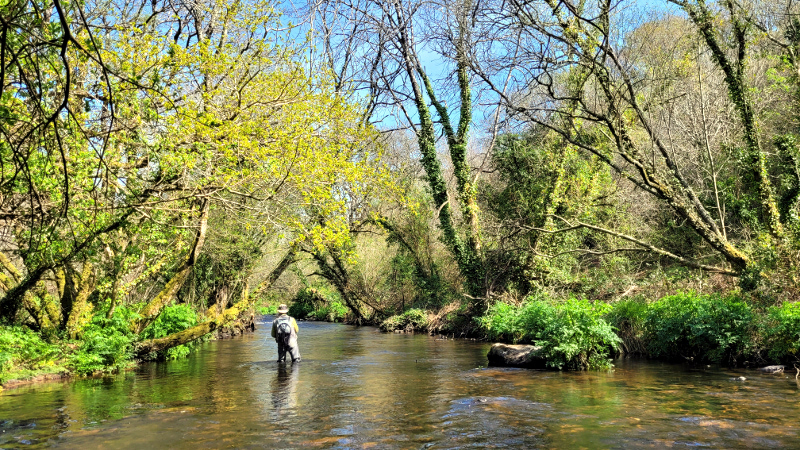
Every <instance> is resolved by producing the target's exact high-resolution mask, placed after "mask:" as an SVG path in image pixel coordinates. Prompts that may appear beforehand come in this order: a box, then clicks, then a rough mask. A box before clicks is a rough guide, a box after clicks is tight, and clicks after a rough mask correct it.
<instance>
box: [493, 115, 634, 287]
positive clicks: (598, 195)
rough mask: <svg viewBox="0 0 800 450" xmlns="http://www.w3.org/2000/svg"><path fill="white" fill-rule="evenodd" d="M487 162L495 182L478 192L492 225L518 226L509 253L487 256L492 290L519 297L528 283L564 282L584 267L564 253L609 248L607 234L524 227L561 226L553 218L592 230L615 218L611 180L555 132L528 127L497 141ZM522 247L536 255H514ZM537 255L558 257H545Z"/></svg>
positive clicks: (617, 209)
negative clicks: (496, 287) (508, 291)
mask: <svg viewBox="0 0 800 450" xmlns="http://www.w3.org/2000/svg"><path fill="white" fill-rule="evenodd" d="M492 163H493V165H494V167H495V169H496V171H497V177H498V180H499V182H495V183H490V182H486V183H485V184H483V185H482V186H481V198H482V201H483V203H485V204H486V209H487V211H490V212H492V213H493V214H494V215H495V217H496V218H497V220H498V221H500V222H511V223H514V224H519V225H522V226H523V227H525V228H519V229H517V232H515V233H512V234H511V235H510V236H512V238H511V241H513V242H516V245H511V246H510V247H511V248H513V250H511V251H507V252H496V254H495V255H494V257H493V259H494V260H493V261H491V264H490V265H491V267H490V268H489V270H490V271H492V272H495V273H493V275H492V276H493V279H495V280H496V281H494V283H495V285H498V283H499V285H500V286H504V288H506V289H513V290H515V291H517V292H521V293H523V294H525V293H527V292H530V291H531V290H533V289H534V287H533V286H532V285H531V280H532V279H542V280H546V281H547V282H550V283H564V284H567V283H569V284H572V283H574V282H575V269H576V268H577V267H580V266H581V263H582V262H586V261H585V258H582V257H581V256H580V255H579V254H576V253H565V252H569V251H570V250H573V249H575V248H589V249H593V250H596V249H602V248H606V247H611V246H612V245H611V244H610V243H609V237H608V236H606V235H602V234H598V233H593V232H591V231H589V230H586V229H575V230H571V231H568V232H563V233H556V234H546V233H541V232H539V231H536V230H531V229H530V228H529V227H534V228H541V229H551V230H555V229H558V228H562V227H563V226H564V224H563V223H561V222H559V221H558V220H557V219H555V218H554V217H553V215H558V216H559V217H562V218H564V219H566V220H574V219H577V220H580V221H582V222H585V223H591V224H597V225H603V224H604V223H605V222H607V221H609V220H612V219H613V220H618V219H619V217H620V213H621V209H620V207H619V206H617V205H616V204H615V202H614V201H613V200H612V198H613V189H614V182H613V179H612V177H611V175H610V172H609V171H608V169H607V167H605V166H604V165H603V164H602V163H601V162H600V161H599V160H598V159H597V158H595V157H591V156H587V155H586V154H585V153H583V152H581V151H579V149H577V148H575V147H574V146H571V145H569V144H567V143H565V142H564V141H563V139H561V138H560V137H559V136H557V135H556V134H555V133H550V132H548V131H546V130H543V129H533V130H531V131H529V132H527V133H525V134H522V135H514V134H509V135H504V136H502V137H501V138H500V139H499V140H498V143H497V146H496V147H495V148H494V151H493V153H492ZM512 229H513V228H512ZM525 248H530V249H536V251H535V252H528V251H525V250H521V249H525ZM542 254H552V255H555V254H561V256H559V257H558V258H546V257H542ZM593 262H594V261H593ZM583 265H584V266H585V264H583ZM500 268H502V269H500ZM498 269H500V270H498Z"/></svg>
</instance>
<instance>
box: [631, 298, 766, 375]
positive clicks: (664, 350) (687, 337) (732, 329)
mask: <svg viewBox="0 0 800 450" xmlns="http://www.w3.org/2000/svg"><path fill="white" fill-rule="evenodd" d="M646 327H647V333H648V339H649V345H648V350H649V352H650V355H651V356H654V357H657V358H666V359H671V360H680V359H682V358H683V359H687V360H690V361H696V362H714V363H728V364H731V365H735V364H736V363H737V362H738V361H739V360H740V359H741V358H743V357H747V356H749V355H750V354H751V353H752V352H753V350H754V345H753V338H754V335H755V332H756V329H755V315H754V313H753V310H752V308H751V307H750V306H749V305H748V304H747V303H746V302H744V301H742V300H741V299H740V298H738V297H736V296H728V297H722V296H719V295H715V294H712V295H696V294H694V293H692V292H689V293H678V294H676V295H670V296H667V297H663V298H662V299H660V300H658V301H656V302H654V303H653V304H652V305H651V306H650V308H649V311H648V312H647V318H646Z"/></svg>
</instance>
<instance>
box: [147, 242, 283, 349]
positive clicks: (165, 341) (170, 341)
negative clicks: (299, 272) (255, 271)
mask: <svg viewBox="0 0 800 450" xmlns="http://www.w3.org/2000/svg"><path fill="white" fill-rule="evenodd" d="M296 254H297V250H296V248H295V247H294V246H293V247H292V248H291V249H290V250H289V251H288V252H287V254H286V256H284V257H283V259H282V260H281V261H280V262H279V263H278V265H277V266H276V267H275V268H274V269H273V270H272V272H270V274H269V276H268V277H267V279H266V280H265V281H264V282H263V283H262V284H261V286H260V287H259V289H269V287H270V286H271V285H272V284H273V283H275V281H277V280H278V278H280V276H281V274H282V273H283V272H284V271H285V270H286V268H287V267H289V265H290V264H291V263H292V262H294V259H295V256H296ZM251 303H252V302H251V300H250V293H249V289H248V288H247V284H245V289H244V291H243V292H242V298H241V299H240V300H239V301H238V302H237V303H236V304H234V305H233V306H231V307H230V308H228V309H226V310H224V311H223V312H222V313H217V312H216V311H214V310H211V312H210V314H209V316H208V318H207V319H206V320H205V321H204V322H202V323H199V324H197V325H195V326H193V327H191V328H187V329H185V330H183V331H179V332H177V333H173V334H171V335H169V336H165V337H163V338H158V339H151V340H148V341H143V342H140V343H139V344H138V345H137V346H136V348H135V350H134V351H135V353H136V354H137V355H138V356H139V357H144V356H147V355H148V354H150V353H154V352H160V351H164V350H166V349H169V348H172V347H177V346H179V345H183V344H187V343H189V342H192V341H195V340H197V339H200V338H201V337H203V336H205V335H206V334H208V333H211V332H212V331H214V330H216V329H217V328H219V327H222V326H224V325H226V324H227V323H230V322H232V321H234V320H236V318H237V317H239V314H240V313H241V312H242V311H244V310H245V309H247V308H248V307H250V306H251Z"/></svg>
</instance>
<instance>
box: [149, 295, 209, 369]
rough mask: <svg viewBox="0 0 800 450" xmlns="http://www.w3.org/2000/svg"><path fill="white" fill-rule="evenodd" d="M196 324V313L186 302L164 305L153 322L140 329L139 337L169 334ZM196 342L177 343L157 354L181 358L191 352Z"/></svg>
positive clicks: (155, 336) (165, 357) (164, 357)
mask: <svg viewBox="0 0 800 450" xmlns="http://www.w3.org/2000/svg"><path fill="white" fill-rule="evenodd" d="M195 325H197V313H196V312H195V311H194V309H192V308H191V307H190V306H189V305H187V304H180V305H171V306H167V307H165V308H164V309H163V310H162V311H161V314H159V315H158V318H156V320H155V321H153V323H151V324H150V325H148V326H147V328H145V329H144V331H142V334H141V338H143V339H157V338H162V337H164V336H169V335H170V334H172V333H177V332H179V331H182V330H185V329H187V328H190V327H193V326H195ZM195 345H196V342H190V343H188V344H183V345H178V346H177V347H172V348H168V349H167V350H166V351H164V352H161V353H160V354H158V355H157V357H158V358H162V359H178V358H183V357H186V356H187V355H189V353H191V349H192V348H193V347H194V346H195Z"/></svg>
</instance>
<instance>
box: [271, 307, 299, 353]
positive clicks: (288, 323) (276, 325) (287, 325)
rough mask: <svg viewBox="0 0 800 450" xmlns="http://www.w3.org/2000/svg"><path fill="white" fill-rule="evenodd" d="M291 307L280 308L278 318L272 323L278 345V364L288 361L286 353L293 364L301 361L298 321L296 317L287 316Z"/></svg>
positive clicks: (273, 335)
mask: <svg viewBox="0 0 800 450" xmlns="http://www.w3.org/2000/svg"><path fill="white" fill-rule="evenodd" d="M287 312H289V307H288V306H286V305H284V304H282V305H280V306H278V317H276V318H275V320H274V321H272V337H274V338H275V342H277V343H278V362H281V361H286V352H289V355H290V356H291V357H292V362H295V361H300V349H299V348H298V347H297V333H298V332H299V331H300V328H298V327H297V321H296V320H294V317H290V316H288V315H286V313H287Z"/></svg>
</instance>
